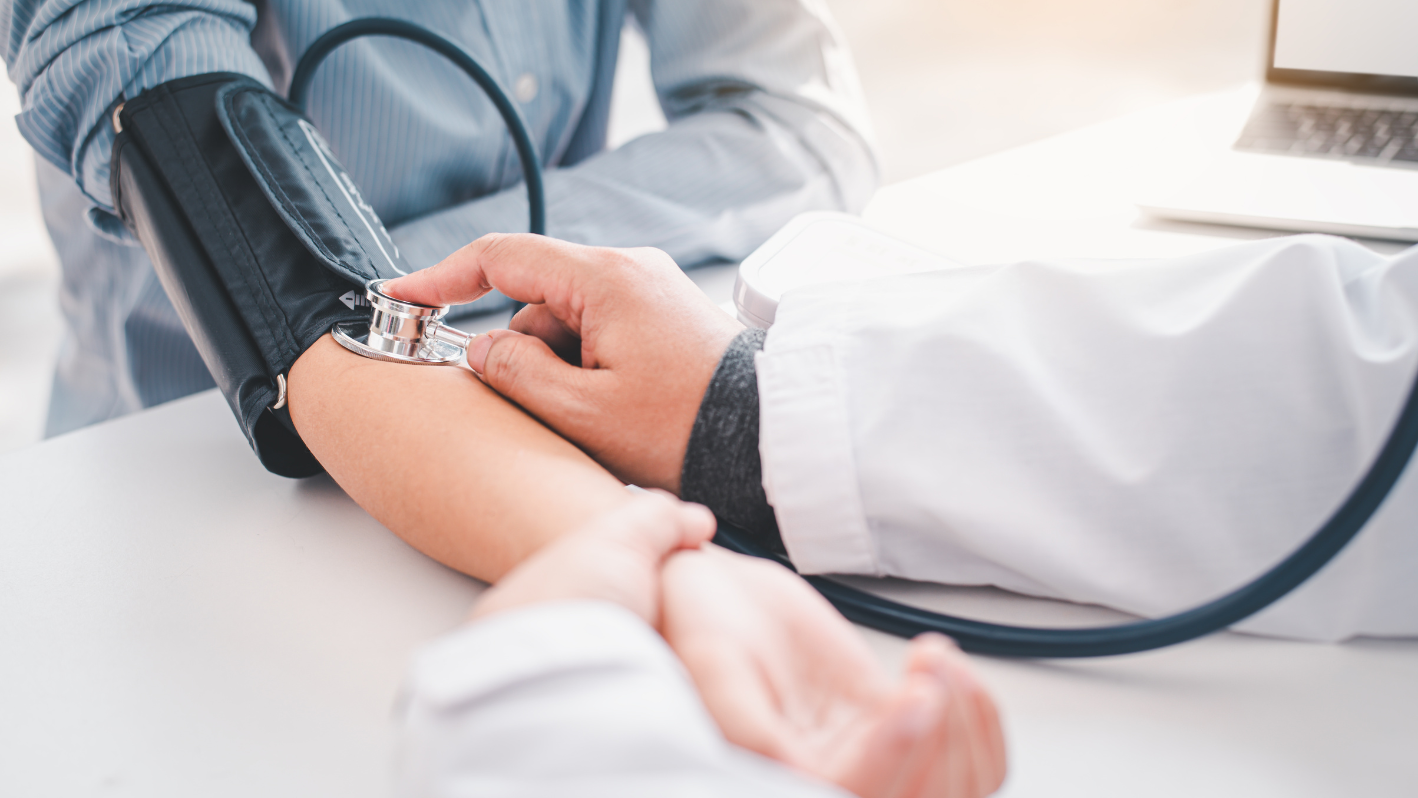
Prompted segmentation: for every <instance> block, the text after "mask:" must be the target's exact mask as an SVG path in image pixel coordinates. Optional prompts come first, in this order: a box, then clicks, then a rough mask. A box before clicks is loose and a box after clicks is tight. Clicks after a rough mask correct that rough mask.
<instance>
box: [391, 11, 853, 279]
mask: <svg viewBox="0 0 1418 798" xmlns="http://www.w3.org/2000/svg"><path fill="white" fill-rule="evenodd" d="M631 10H632V13H633V15H634V18H635V19H636V21H637V22H638V24H639V25H640V26H641V28H642V29H643V30H644V32H645V36H646V39H647V41H648V43H649V46H650V57H651V71H652V75H653V79H654V82H655V87H656V90H657V93H658V95H659V99H660V104H661V107H662V108H663V109H664V111H665V116H666V118H667V120H668V122H669V127H668V129H666V130H664V131H661V132H657V133H652V134H648V135H645V136H641V137H639V138H637V139H635V140H633V141H631V142H629V143H627V144H625V145H624V146H621V147H619V148H618V149H616V150H613V151H608V152H603V153H600V154H597V155H593V156H591V157H590V158H587V159H586V160H583V161H580V162H579V163H576V164H574V165H570V166H566V167H563V168H553V169H548V170H547V173H546V181H545V183H546V195H547V224H548V233H549V234H550V235H552V236H554V237H556V238H561V239H565V240H568V241H575V242H578V243H583V244H593V245H598V246H619V247H639V246H652V247H658V248H660V249H662V250H664V251H666V252H668V253H669V254H670V255H671V256H672V257H674V258H675V260H676V261H677V262H678V263H680V265H682V266H692V265H696V264H700V263H705V262H711V261H718V260H740V259H742V258H743V257H745V256H746V255H747V254H748V253H749V252H751V251H752V250H753V249H754V248H755V247H757V246H758V245H759V244H761V243H762V242H763V241H764V240H765V239H767V238H768V236H770V235H771V234H772V233H773V232H774V231H776V230H777V229H778V228H780V227H782V226H783V224H785V223H786V222H787V221H788V220H789V219H791V218H792V217H793V216H795V215H796V214H798V213H801V212H803V211H808V210H844V211H853V212H855V211H858V210H860V209H861V208H862V207H863V206H864V205H865V204H866V202H867V200H868V199H870V197H871V194H872V192H873V191H874V190H875V188H876V183H877V169H876V162H875V159H874V156H873V154H872V151H871V146H870V144H869V139H870V133H869V123H868V120H867V114H866V108H865V104H864V102H863V100H862V97H861V91H860V87H859V86H858V84H857V78H856V73H855V70H854V68H853V65H852V62H851V57H850V54H849V53H848V52H847V49H846V45H845V43H844V41H843V39H842V37H841V35H840V33H839V32H838V31H837V30H836V27H835V24H834V23H833V21H832V20H831V19H830V17H829V16H828V12H827V11H826V9H825V8H824V7H823V5H822V4H821V3H818V2H813V1H812V0H674V1H673V2H656V1H655V0H635V1H634V2H632V3H631ZM526 202H527V199H526V191H525V188H524V187H523V186H521V185H518V186H517V187H516V188H513V189H510V190H508V191H504V192H501V193H499V194H495V195H492V196H490V197H486V198H482V199H478V200H475V201H472V202H468V203H466V204H463V205H459V206H455V207H453V208H450V209H447V210H444V211H440V212H438V213H434V214H431V215H429V216H426V217H423V218H421V219H418V220H416V221H413V222H409V223H405V224H402V225H400V226H399V227H398V228H397V229H396V230H394V231H393V234H394V237H395V239H396V240H397V241H398V242H399V247H400V248H401V249H403V250H405V251H406V253H407V254H408V256H409V257H410V262H412V263H415V264H420V265H422V264H425V263H427V264H433V263H436V262H438V261H439V260H441V259H443V258H444V257H445V256H447V255H448V254H449V253H451V252H453V251H454V250H456V249H457V248H458V247H461V246H462V245H464V244H466V243H467V242H468V241H471V240H473V239H475V238H477V237H478V236H480V235H482V234H484V233H488V232H498V231H501V232H506V231H521V230H525V229H526V224H527V210H526Z"/></svg>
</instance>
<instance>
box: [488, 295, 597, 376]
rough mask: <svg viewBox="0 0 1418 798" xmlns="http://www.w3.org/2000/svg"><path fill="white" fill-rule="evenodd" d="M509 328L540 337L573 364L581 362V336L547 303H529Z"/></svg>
mask: <svg viewBox="0 0 1418 798" xmlns="http://www.w3.org/2000/svg"><path fill="white" fill-rule="evenodd" d="M507 329H509V330H512V331H513V332H519V333H522V334H523V335H530V336H533V337H535V338H540V339H542V341H544V342H546V345H547V346H549V347H551V350H552V351H553V352H555V353H556V354H557V356H558V357H560V358H561V359H562V360H565V361H566V362H567V363H570V364H571V365H573V366H580V365H582V363H581V336H580V335H578V334H576V333H575V332H573V331H572V330H571V329H570V328H569V327H567V326H566V324H564V323H563V322H562V321H561V319H558V318H557V317H556V315H555V314H553V313H552V312H551V310H550V309H548V308H547V306H546V305H528V306H526V307H525V308H522V309H521V310H520V311H518V312H517V315H516V316H513V317H512V321H511V322H510V323H508V325H507Z"/></svg>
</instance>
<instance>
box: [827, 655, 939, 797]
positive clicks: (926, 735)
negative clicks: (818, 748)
mask: <svg viewBox="0 0 1418 798" xmlns="http://www.w3.org/2000/svg"><path fill="white" fill-rule="evenodd" d="M944 702H945V695H944V692H943V691H942V690H941V688H940V685H939V684H937V682H936V680H935V678H934V677H932V676H929V675H922V674H913V673H908V674H906V677H905V678H904V679H903V680H902V683H901V685H900V687H898V688H897V690H896V692H895V694H894V695H893V696H892V697H891V699H890V700H889V702H888V703H887V705H886V706H885V707H884V708H882V710H881V712H880V714H879V715H877V716H876V717H874V718H872V719H870V720H869V721H868V722H869V723H870V727H869V728H868V729H866V730H865V733H864V736H863V739H862V740H861V742H860V744H859V745H858V746H856V750H854V751H852V753H851V761H849V762H847V763H844V765H845V767H844V770H843V772H842V773H841V775H840V776H839V777H837V778H836V779H834V781H836V782H837V783H838V784H840V785H841V786H843V787H845V788H847V789H848V790H851V791H852V792H854V793H856V794H857V795H859V796H862V798H905V796H907V795H909V792H908V788H909V786H910V785H911V784H912V783H913V782H915V781H918V780H919V776H918V774H919V773H920V772H922V771H923V770H924V769H925V767H926V766H927V764H928V762H929V759H930V758H931V757H933V756H934V754H935V751H933V750H930V747H929V746H928V745H927V744H926V742H927V740H929V739H931V738H934V736H935V729H936V727H937V726H939V725H940V723H941V714H942V709H943V706H944Z"/></svg>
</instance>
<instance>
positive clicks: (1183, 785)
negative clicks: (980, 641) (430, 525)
mask: <svg viewBox="0 0 1418 798" xmlns="http://www.w3.org/2000/svg"><path fill="white" fill-rule="evenodd" d="M1244 101H1245V98H1244V97H1243V96H1241V95H1235V96H1230V97H1220V98H1211V99H1209V100H1205V101H1199V102H1190V103H1182V104H1178V105H1175V106H1170V107H1169V108H1167V109H1164V110H1161V111H1158V112H1150V113H1148V114H1143V115H1139V116H1136V117H1130V118H1128V119H1124V120H1120V121H1118V122H1115V123H1110V124H1107V125H1103V126H1099V127H1096V128H1092V129H1089V130H1086V131H1080V132H1078V133H1073V134H1069V135H1067V136H1063V137H1060V138H1058V139H1053V140H1050V141H1046V142H1042V143H1040V144H1037V145H1033V146H1030V147H1025V148H1022V149H1019V150H1015V151H1012V152H1009V153H1005V154H1002V155H998V156H993V157H990V158H986V159H983V160H981V161H977V162H973V163H970V164H965V165H963V166H960V167H956V168H954V169H950V170H947V171H945V172H941V173H939V174H936V175H932V176H930V177H927V178H923V179H921V180H917V181H912V182H910V183H906V184H902V185H900V186H895V187H892V188H889V189H885V190H883V191H882V192H881V193H880V195H879V196H878V198H877V200H876V201H875V202H874V203H873V205H872V207H871V209H870V210H869V212H868V216H869V218H871V219H872V220H873V221H874V222H876V223H877V224H879V225H881V226H883V227H886V228H888V229H890V230H892V231H894V232H896V233H897V234H900V235H902V236H904V237H907V238H911V239H914V240H916V241H919V242H922V243H924V244H926V245H927V246H931V247H933V248H936V249H938V250H940V251H942V252H944V253H945V254H948V255H950V256H952V257H955V258H957V259H959V260H962V261H966V262H984V261H1003V260H1009V259H1013V258H1017V257H1027V256H1033V255H1050V254H1067V255H1079V256H1118V255H1132V256H1137V255H1160V254H1173V253H1180V252H1186V251H1196V250H1199V249H1204V248H1208V247H1212V246H1216V245H1218V244H1220V243H1224V238H1225V237H1227V236H1231V237H1236V236H1253V235H1257V233H1255V232H1253V231H1237V230H1223V229H1220V228H1204V227H1199V226H1179V225H1157V224H1150V223H1141V222H1138V221H1137V220H1136V219H1135V213H1134V212H1133V211H1132V209H1131V206H1130V205H1128V204H1127V202H1126V196H1127V194H1126V190H1127V184H1128V181H1129V180H1130V179H1131V176H1132V174H1133V171H1134V170H1133V168H1132V166H1131V164H1134V163H1136V162H1138V160H1139V159H1142V158H1144V156H1145V155H1146V154H1147V153H1146V151H1145V148H1142V147H1139V143H1144V144H1145V143H1146V142H1147V141H1148V140H1149V139H1148V138H1147V137H1148V136H1151V137H1152V138H1151V140H1152V141H1157V140H1158V137H1159V136H1161V135H1163V133H1164V131H1172V132H1173V133H1175V132H1176V131H1178V130H1181V131H1187V130H1192V131H1211V132H1210V134H1211V135H1224V134H1225V128H1226V127H1227V126H1228V125H1230V124H1233V123H1234V118H1235V117H1236V116H1237V114H1239V113H1240V112H1241V111H1243V109H1244ZM1196 120H1202V121H1196ZM1390 248H1391V247H1390ZM695 276H696V279H698V280H699V281H700V283H701V285H704V286H705V287H706V290H708V291H709V292H710V293H711V295H713V296H715V298H716V299H719V300H722V299H726V298H727V297H728V292H729V288H730V286H731V284H732V271H731V270H725V269H719V270H708V271H702V272H698V273H696V275H695ZM0 501H3V507H4V510H5V517H4V521H3V525H0V795H5V796H12V795H13V796H48V795H56V796H57V795H63V796H75V795H88V794H102V795H115V796H117V795H135V796H137V795H141V796H151V797H154V798H156V797H159V796H182V798H190V796H223V795H233V796H252V795H261V796H283V795H291V796H310V795H340V796H344V797H345V798H354V796H364V795H369V796H376V795H385V794H387V792H388V789H387V786H388V775H387V774H388V772H389V763H390V761H391V759H392V756H393V749H392V741H393V729H392V725H391V723H390V715H391V706H392V704H393V702H394V699H395V696H396V694H397V689H398V684H399V679H400V676H401V673H402V669H403V666H404V663H405V658H406V656H407V654H408V653H409V652H410V650H411V649H412V648H414V647H415V646H416V645H418V643H420V642H421V641H424V640H427V639H429V638H431V637H433V636H435V635H437V634H438V633H439V632H441V631H443V630H446V629H448V628H450V627H452V626H453V625H454V624H456V623H457V622H458V621H459V619H460V618H461V617H462V615H463V614H464V612H465V611H466V609H467V607H468V605H469V604H470V603H471V601H472V600H473V598H474V596H475V595H476V594H477V592H478V589H479V588H478V586H477V585H476V583H474V582H473V581H472V580H469V579H466V578H464V577H461V576H459V575H457V574H454V573H452V572H450V571H448V570H447V569H444V568H442V567H441V566H439V565H436V564H434V563H432V562H431V561H429V560H427V559H425V558H423V557H422V556H420V555H418V554H417V553H415V552H413V551H412V550H410V549H409V548H408V547H406V546H405V545H404V544H403V543H401V542H400V541H398V540H397V539H396V538H394V537H393V536H392V535H390V534H389V533H388V532H386V531H385V530H384V529H383V528H382V527H381V526H380V525H379V524H377V523H375V522H374V521H372V520H371V519H370V518H369V517H368V516H366V515H365V514H364V513H363V512H362V511H361V510H359V508H357V507H356V506H355V505H354V504H353V503H352V502H351V501H350V500H349V499H348V498H346V497H345V496H344V495H343V493H342V492H341V491H340V490H339V489H338V488H337V487H335V486H334V485H333V484H332V483H331V482H330V481H329V480H328V479H325V478H317V479H312V480H307V481H304V482H292V481H288V480H284V479H281V478H279V477H274V476H271V475H269V474H266V473H265V472H264V471H262V470H261V468H260V466H259V465H258V464H257V462H256V460H255V458H254V457H253V456H251V454H250V452H249V451H248V450H247V448H246V444H245V442H244V441H243V440H242V438H241V436H240V434H239V433H238V431H237V428H236V424H235V423H234V422H233V421H232V419H231V417H230V414H229V412H228V411H227V408H226V406H225V404H224V403H223V402H222V400H221V399H220V397H218V396H216V395H214V394H210V393H209V394H204V395H201V396H197V397H193V398H191V399H187V400H183V401H179V402H174V403H172V404H170V405H166V406H164V407H161V408H158V409H155V410H153V411H150V412H147V413H143V414H140V415H137V416H133V417H129V418H127V419H123V420H120V421H117V422H114V423H111V424H106V425H103V426H100V427H97V428H93V429H89V430H86V431H82V432H79V433H76V434H73V435H69V436H66V437H63V438H59V439H57V440H53V441H50V442H47V443H44V444H41V445H39V446H36V447H33V448H30V449H27V450H22V451H19V452H15V453H12V454H10V455H8V456H6V457H4V458H3V459H0ZM887 589H888V590H889V591H890V592H892V593H896V594H902V595H908V596H909V598H910V600H912V601H914V602H917V603H920V604H924V605H927V606H931V607H935V608H942V609H946V608H948V609H950V610H951V611H954V612H959V613H962V614H973V615H975V616H977V617H985V618H995V619H1008V620H1015V621H1024V622H1031V623H1048V622H1053V621H1058V622H1086V621H1088V620H1091V619H1096V618H1102V617H1111V614H1110V613H1107V612H1105V611H1102V610H1098V609H1096V608H1086V607H1075V606H1071V605H1064V604H1057V603H1051V602H1041V601H1033V600H1026V599H1020V598H1015V597H1008V596H1003V595H1001V594H999V593H996V592H991V591H982V590H949V589H945V588H923V587H920V586H910V585H893V586H889V587H888V588H887ZM867 637H868V640H869V642H870V643H871V645H872V646H873V647H874V648H875V649H876V650H877V651H878V652H880V653H881V655H882V656H883V657H884V658H885V659H886V660H888V661H889V662H893V663H894V662H896V661H898V660H899V657H900V653H901V650H902V645H901V643H900V642H899V641H897V640H895V639H892V638H888V637H886V636H884V635H879V634H876V633H873V632H868V633H867ZM980 667H981V669H982V670H983V672H984V674H985V677H986V679H987V680H988V681H989V683H990V684H991V685H992V686H993V687H994V688H995V689H996V691H997V694H998V697H999V700H1000V703H1001V705H1002V707H1003V710H1004V713H1005V720H1006V724H1007V727H1008V729H1007V730H1008V735H1009V739H1010V744H1011V752H1012V756H1013V767H1012V775H1011V777H1010V781H1009V782H1008V783H1007V785H1006V788H1005V791H1004V793H1003V794H1004V795H1007V796H1069V795H1077V796H1088V798H1104V797H1105V796H1126V797H1127V798H1137V796H1170V795H1177V796H1183V795H1185V796H1196V795H1208V796H1225V795H1235V796H1246V798H1260V797H1262V796H1285V797H1286V798H1299V797H1301V796H1324V797H1325V798H1330V796H1336V795H1371V796H1390V795H1394V796H1397V795H1414V794H1418V755H1414V753H1413V752H1414V751H1418V641H1404V642H1394V641H1366V642H1359V643H1355V644H1350V645H1344V646H1321V645H1307V644H1299V643H1290V642H1283V641H1275V640H1264V639H1258V638H1248V637H1243V636H1238V635H1221V636H1217V637H1213V638H1211V639H1208V640H1205V641H1201V642H1198V643H1193V644H1190V645H1186V646H1182V647H1179V648H1175V649H1171V650H1168V651H1162V652H1154V653H1150V654H1144V655H1138V656H1133V657H1125V658H1120V659H1112V660H1102V661H1079V662H1061V663H1060V662H1052V663H1050V662H1046V663H1022V662H1007V661H992V660H982V661H981V662H980Z"/></svg>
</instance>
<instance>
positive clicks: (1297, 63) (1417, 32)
mask: <svg viewBox="0 0 1418 798" xmlns="http://www.w3.org/2000/svg"><path fill="white" fill-rule="evenodd" d="M1265 77H1266V80H1265V86H1264V88H1263V89H1262V91H1261V94H1260V97H1259V99H1258V100H1257V101H1256V104H1255V107H1254V108H1253V110H1252V111H1251V115H1250V118H1249V120H1248V121H1247V122H1246V124H1245V127H1244V128H1243V130H1242V132H1241V134H1240V137H1239V138H1238V139H1237V140H1236V141H1235V143H1234V144H1233V145H1232V146H1231V147H1230V149H1229V150H1227V151H1225V152H1220V153H1217V154H1216V155H1215V156H1214V157H1212V158H1211V159H1209V160H1207V161H1205V162H1204V163H1205V165H1204V166H1203V167H1202V168H1200V169H1199V170H1198V171H1197V172H1195V173H1194V174H1193V175H1192V176H1191V177H1190V178H1189V179H1187V180H1186V181H1185V182H1184V183H1182V184H1180V185H1174V186H1172V187H1169V188H1167V189H1164V190H1161V191H1160V192H1154V194H1153V195H1152V196H1150V197H1146V198H1140V199H1139V200H1138V202H1137V205H1138V206H1139V207H1140V208H1141V209H1142V210H1143V211H1145V212H1147V213H1149V214H1151V215H1154V216H1158V217H1162V218H1166V219H1178V220H1182V221H1194V222H1213V223H1215V222H1219V223H1223V224H1235V225H1242V226H1249V227H1265V228H1272V229H1279V230H1289V231H1312V232H1322V233H1337V234H1340V235H1352V236H1365V237H1372V238H1387V239H1395V240H1401V241H1418V2H1415V0H1276V1H1275V3H1274V6H1273V8H1272V14H1271V26H1270V48H1269V58H1268V62H1267V68H1266V76H1265Z"/></svg>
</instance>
